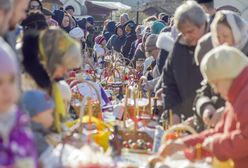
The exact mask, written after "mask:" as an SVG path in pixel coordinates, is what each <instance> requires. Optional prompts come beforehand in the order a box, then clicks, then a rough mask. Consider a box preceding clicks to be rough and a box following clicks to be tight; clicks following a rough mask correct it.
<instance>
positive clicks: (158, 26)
mask: <svg viewBox="0 0 248 168" xmlns="http://www.w3.org/2000/svg"><path fill="white" fill-rule="evenodd" d="M164 27H165V24H163V23H162V22H159V21H154V22H153V23H152V25H151V29H152V32H151V33H152V34H159V33H160V32H161V30H162V29H163V28H164Z"/></svg>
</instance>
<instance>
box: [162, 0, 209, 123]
mask: <svg viewBox="0 0 248 168" xmlns="http://www.w3.org/2000/svg"><path fill="white" fill-rule="evenodd" d="M175 26H176V27H177V29H178V30H179V31H180V32H181V35H180V36H179V37H178V39H177V40H176V42H175V45H174V48H173V50H172V52H171V53H170V55H169V57H168V59H167V62H166V65H165V67H164V69H163V93H164V107H165V109H166V110H172V112H173V116H172V117H173V123H179V122H180V119H181V116H182V115H183V116H184V117H185V119H187V118H189V117H192V116H193V114H194V112H193V101H194V98H195V96H196V90H197V89H199V88H200V86H201V85H200V83H201V81H202V80H203V78H202V75H201V73H200V69H199V67H198V66H197V65H196V64H195V61H194V51H195V46H196V45H197V42H198V40H199V39H200V38H201V37H202V36H203V35H204V34H205V33H206V32H207V18H206V15H205V13H204V11H203V9H202V8H201V7H200V6H199V4H197V3H196V2H194V1H187V2H185V3H184V4H182V5H181V6H180V7H178V8H177V10H176V12H175Z"/></svg>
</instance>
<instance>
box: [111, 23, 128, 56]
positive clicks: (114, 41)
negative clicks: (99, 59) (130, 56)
mask: <svg viewBox="0 0 248 168" xmlns="http://www.w3.org/2000/svg"><path fill="white" fill-rule="evenodd" d="M125 37H126V36H125V32H124V29H123V26H122V25H121V24H119V25H117V27H116V29H115V34H114V35H112V36H111V38H110V39H109V41H108V42H107V48H108V49H109V50H111V49H112V48H113V49H114V50H115V51H117V52H121V47H122V46H123V45H124V43H125Z"/></svg>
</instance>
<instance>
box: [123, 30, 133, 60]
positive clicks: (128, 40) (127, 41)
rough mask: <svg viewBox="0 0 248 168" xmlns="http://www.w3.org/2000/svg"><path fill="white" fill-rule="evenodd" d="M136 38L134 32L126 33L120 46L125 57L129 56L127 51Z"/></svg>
mask: <svg viewBox="0 0 248 168" xmlns="http://www.w3.org/2000/svg"><path fill="white" fill-rule="evenodd" d="M136 39H137V37H136V34H135V32H131V33H128V34H127V36H126V39H125V43H124V45H123V46H122V49H121V53H122V55H123V56H124V57H125V58H129V52H130V49H131V45H132V43H133V42H134V41H135V40H136Z"/></svg>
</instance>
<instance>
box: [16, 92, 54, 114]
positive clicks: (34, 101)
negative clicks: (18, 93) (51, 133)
mask: <svg viewBox="0 0 248 168" xmlns="http://www.w3.org/2000/svg"><path fill="white" fill-rule="evenodd" d="M21 103H22V104H23V107H24V109H25V110H26V111H27V112H28V113H29V115H30V116H31V117H33V116H35V115H37V114H39V113H42V112H44V111H46V110H49V109H53V108H54V102H53V99H52V98H51V97H50V96H49V95H48V94H47V93H45V92H43V91H40V90H32V91H28V92H26V93H24V94H23V96H22V99H21Z"/></svg>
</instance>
